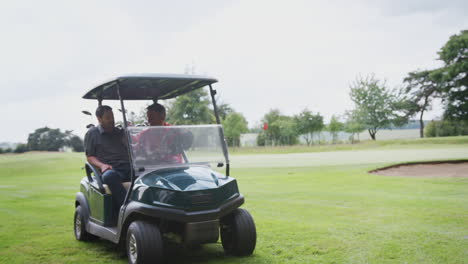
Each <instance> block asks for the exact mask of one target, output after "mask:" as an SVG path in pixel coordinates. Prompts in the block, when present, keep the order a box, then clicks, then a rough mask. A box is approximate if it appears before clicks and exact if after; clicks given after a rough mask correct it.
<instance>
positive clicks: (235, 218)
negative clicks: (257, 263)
mask: <svg viewBox="0 0 468 264" xmlns="http://www.w3.org/2000/svg"><path fill="white" fill-rule="evenodd" d="M221 242H222V244H223V248H224V251H225V252H226V253H227V254H230V255H235V256H247V255H251V254H252V252H253V251H254V249H255V244H256V242H257V231H256V229H255V223H254V220H253V218H252V216H251V215H250V214H249V212H248V211H247V210H244V209H241V208H237V209H236V210H235V211H234V212H232V213H231V214H229V215H227V216H225V217H223V218H222V219H221Z"/></svg>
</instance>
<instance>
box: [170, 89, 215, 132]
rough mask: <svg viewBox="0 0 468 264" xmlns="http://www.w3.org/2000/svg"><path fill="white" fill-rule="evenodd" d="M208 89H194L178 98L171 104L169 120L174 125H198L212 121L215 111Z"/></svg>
mask: <svg viewBox="0 0 468 264" xmlns="http://www.w3.org/2000/svg"><path fill="white" fill-rule="evenodd" d="M209 105H210V101H209V98H208V94H207V92H206V91H204V90H202V89H197V90H194V91H192V92H190V93H187V94H184V95H181V96H179V97H177V98H176V100H175V101H174V102H173V104H172V105H171V106H170V109H169V111H168V115H167V121H168V122H169V123H171V124H174V125H196V124H207V123H212V121H213V120H214V116H213V113H212V111H211V109H210V108H209V107H208V106H209Z"/></svg>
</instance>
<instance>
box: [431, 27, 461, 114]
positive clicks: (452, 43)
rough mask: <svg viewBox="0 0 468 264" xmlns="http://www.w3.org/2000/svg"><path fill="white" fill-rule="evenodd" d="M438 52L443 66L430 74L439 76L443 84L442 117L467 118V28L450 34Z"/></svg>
mask: <svg viewBox="0 0 468 264" xmlns="http://www.w3.org/2000/svg"><path fill="white" fill-rule="evenodd" d="M438 54H439V60H442V61H443V62H444V63H445V66H444V67H442V68H439V69H436V70H434V71H433V72H432V75H433V76H435V77H439V78H440V83H441V84H442V86H443V99H444V101H445V103H446V106H445V113H444V117H445V118H447V119H451V120H468V30H463V31H461V32H460V34H459V35H453V36H451V37H450V39H449V40H448V41H447V43H445V45H444V46H443V47H442V48H441V50H440V51H439V52H438Z"/></svg>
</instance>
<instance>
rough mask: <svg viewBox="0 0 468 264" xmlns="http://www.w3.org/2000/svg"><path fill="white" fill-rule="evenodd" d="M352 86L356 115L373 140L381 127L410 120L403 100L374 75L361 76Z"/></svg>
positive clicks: (351, 95) (397, 124)
mask: <svg viewBox="0 0 468 264" xmlns="http://www.w3.org/2000/svg"><path fill="white" fill-rule="evenodd" d="M350 88H351V92H350V97H351V100H352V101H353V102H354V103H355V105H356V109H355V114H356V117H357V118H358V120H359V122H360V123H361V124H363V125H364V126H365V128H366V129H367V130H368V131H369V135H370V136H371V138H372V139H373V140H375V135H376V133H377V131H378V130H379V129H381V128H388V127H390V126H391V125H394V126H400V125H402V124H404V123H406V122H407V121H408V114H407V113H405V112H404V110H405V107H403V106H404V104H403V100H402V99H401V98H399V95H397V94H395V93H392V92H391V91H389V90H388V88H387V87H386V84H385V82H381V81H379V80H378V79H376V78H375V76H374V75H370V76H367V77H365V78H363V77H361V76H359V77H358V78H357V79H356V81H355V82H354V83H352V84H351V86H350Z"/></svg>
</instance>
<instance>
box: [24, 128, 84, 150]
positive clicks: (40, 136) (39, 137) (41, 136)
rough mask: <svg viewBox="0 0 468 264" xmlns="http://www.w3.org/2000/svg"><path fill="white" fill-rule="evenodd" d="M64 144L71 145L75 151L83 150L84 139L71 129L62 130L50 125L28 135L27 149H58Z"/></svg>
mask: <svg viewBox="0 0 468 264" xmlns="http://www.w3.org/2000/svg"><path fill="white" fill-rule="evenodd" d="M64 146H70V147H72V148H73V150H74V151H83V150H84V147H83V141H82V140H81V138H80V137H78V136H75V135H73V134H72V131H71V130H65V132H61V131H60V129H58V128H57V129H52V128H48V127H43V128H38V129H36V130H35V131H34V132H33V133H30V134H29V136H28V143H27V144H26V149H27V150H38V151H58V150H59V149H60V148H62V147H64Z"/></svg>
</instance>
